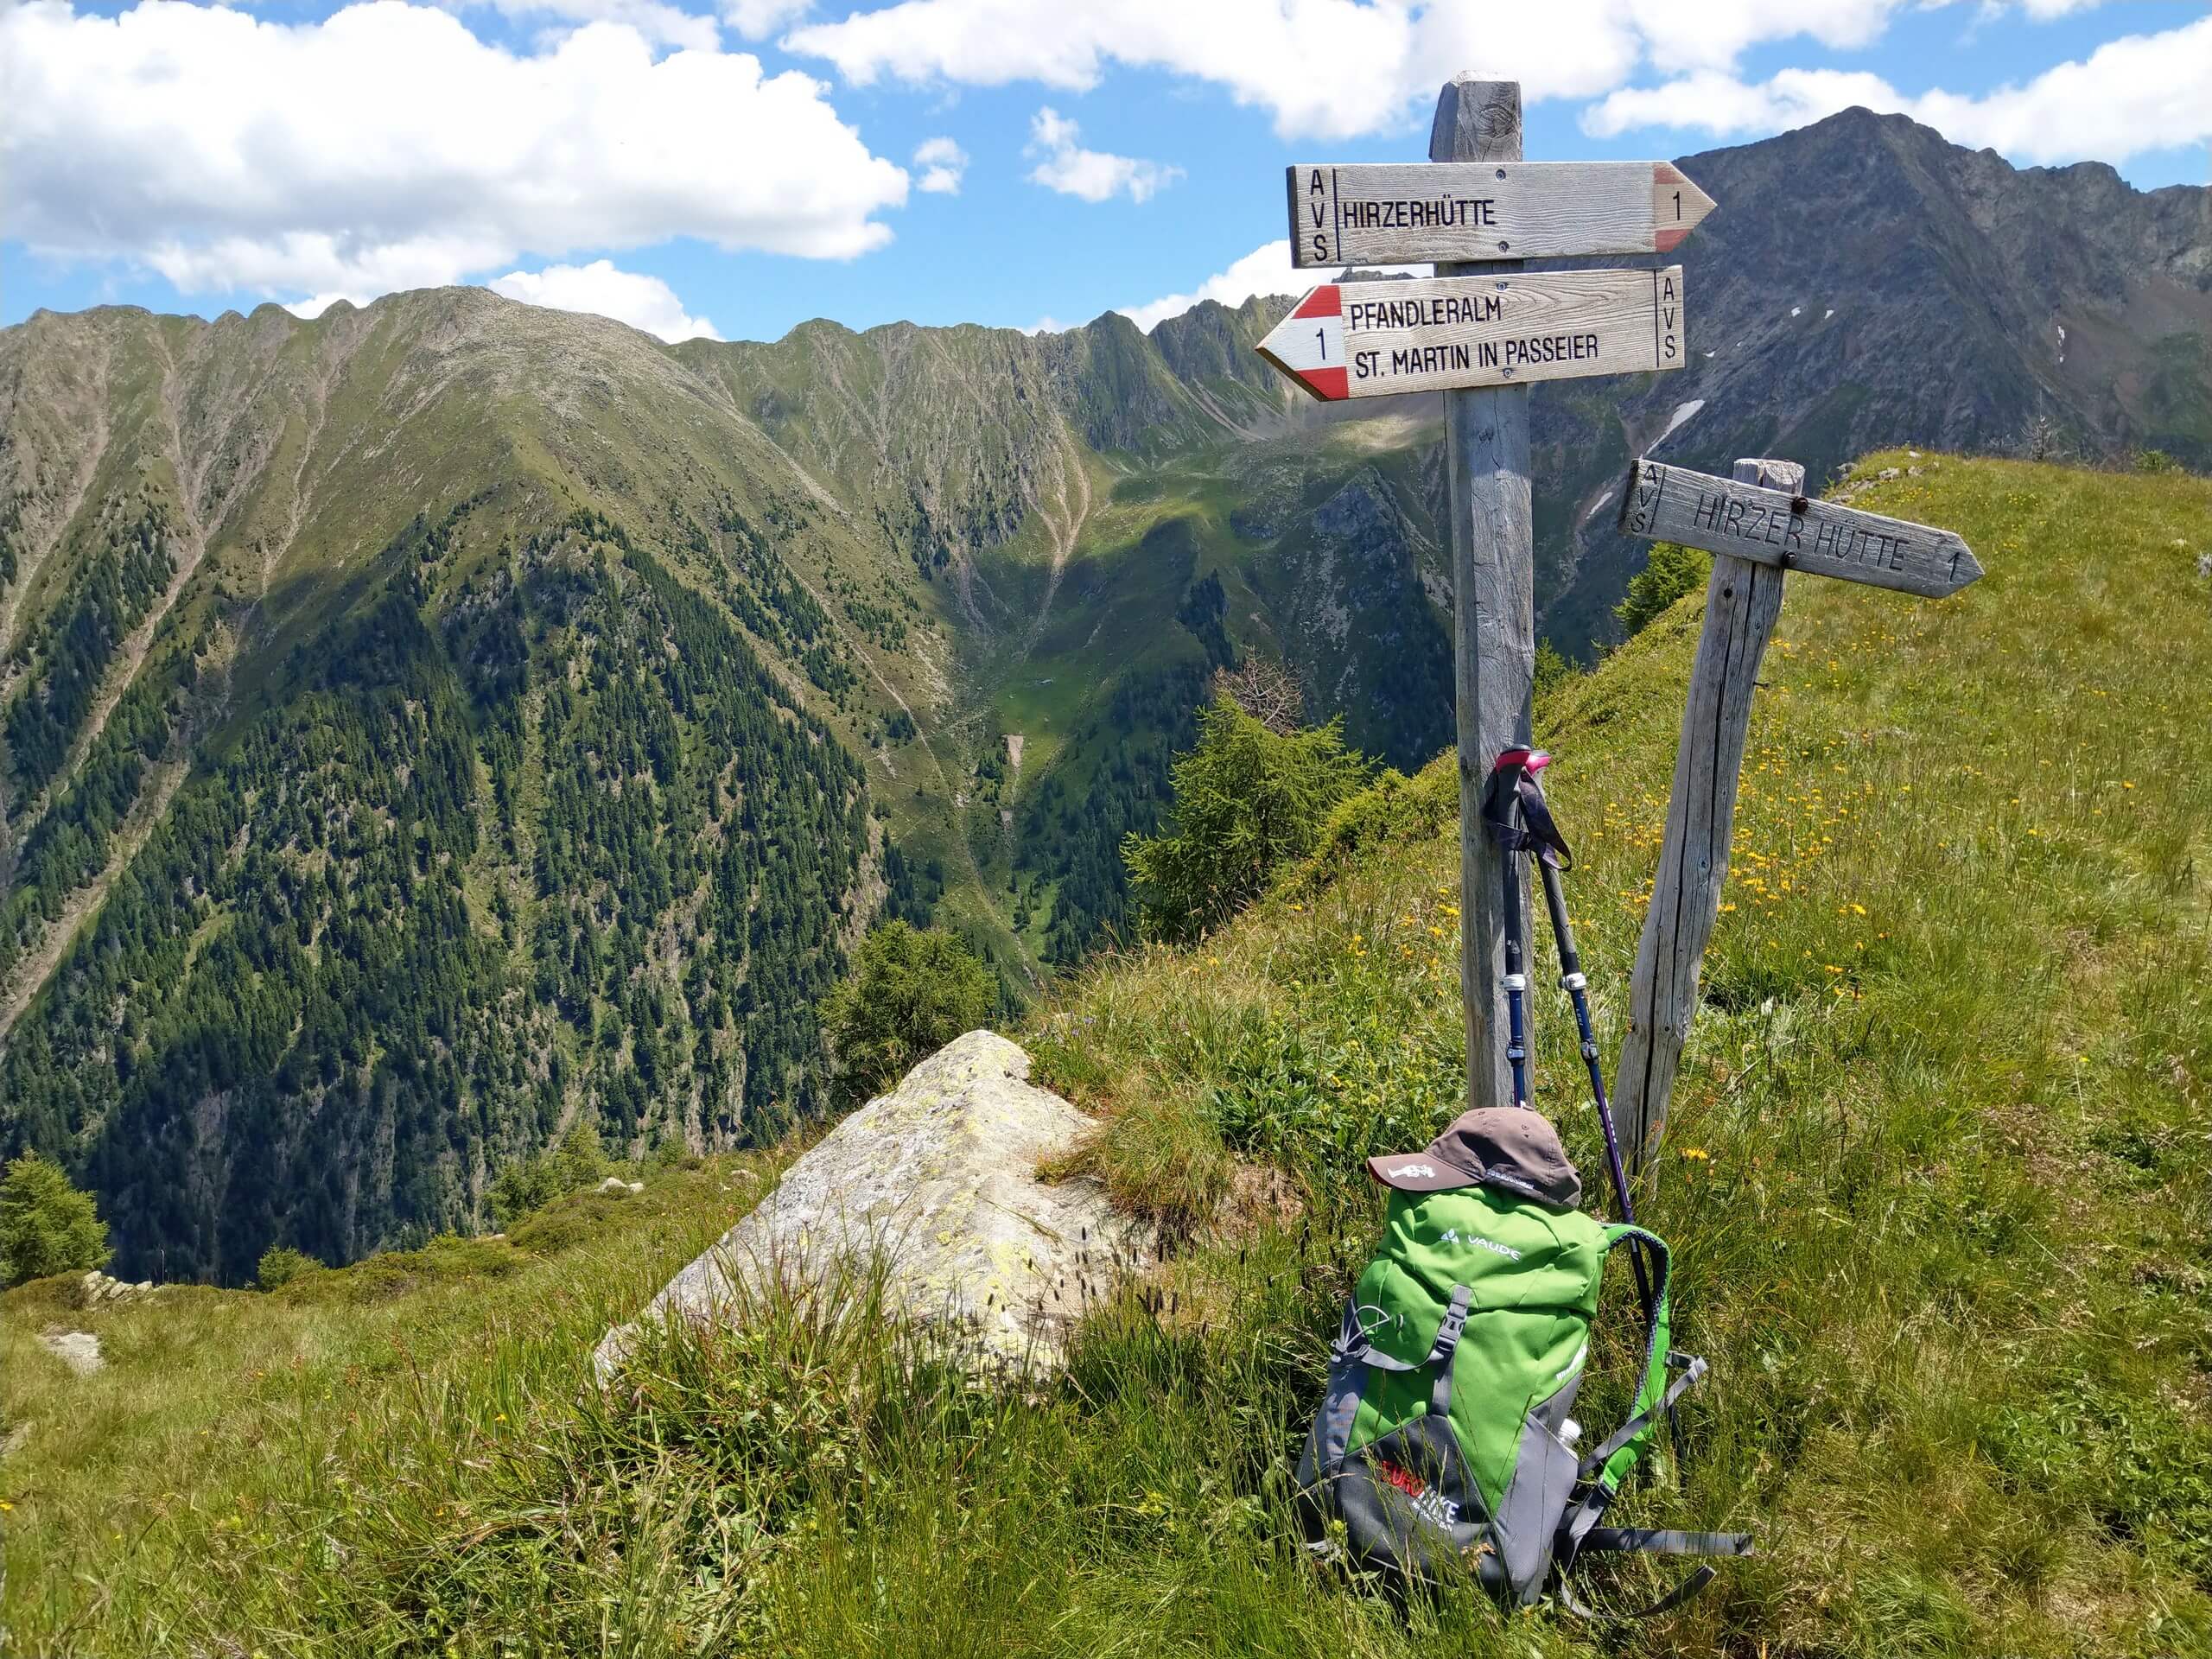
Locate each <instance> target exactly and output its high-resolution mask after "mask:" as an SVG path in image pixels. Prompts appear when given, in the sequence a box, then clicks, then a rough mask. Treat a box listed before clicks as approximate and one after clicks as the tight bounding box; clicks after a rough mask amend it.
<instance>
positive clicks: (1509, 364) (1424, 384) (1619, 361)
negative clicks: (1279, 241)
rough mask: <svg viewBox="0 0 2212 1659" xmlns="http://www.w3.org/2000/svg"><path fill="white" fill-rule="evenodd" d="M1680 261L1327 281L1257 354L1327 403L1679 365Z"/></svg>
mask: <svg viewBox="0 0 2212 1659" xmlns="http://www.w3.org/2000/svg"><path fill="white" fill-rule="evenodd" d="M1684 340H1685V335H1684V333H1683V308H1682V268H1681V266H1680V265H1669V266H1668V267H1667V268H1666V269H1665V270H1553V271H1543V272H1531V273H1527V274H1523V273H1521V272H1518V271H1516V272H1515V273H1513V274H1511V275H1510V276H1494V277H1493V276H1483V277H1421V278H1416V279H1414V280H1411V281H1402V282H1376V283H1323V284H1322V285H1321V286H1320V287H1319V288H1316V289H1310V290H1308V291H1307V293H1306V296H1305V298H1303V299H1301V300H1300V301H1299V302H1298V303H1297V305H1295V306H1294V307H1293V308H1292V309H1291V313H1290V315H1288V316H1287V317H1286V318H1284V319H1283V320H1282V321H1281V323H1279V324H1277V325H1276V326H1275V327H1274V329H1273V330H1271V331H1270V332H1269V333H1268V335H1267V336H1266V337H1265V338H1264V339H1262V340H1261V341H1260V345H1259V351H1260V355H1261V356H1262V357H1264V358H1266V359H1268V362H1270V363H1272V364H1273V365H1274V366H1275V367H1276V368H1278V369H1281V371H1282V372H1284V373H1285V374H1287V375H1288V376H1289V377H1290V378H1292V379H1294V380H1295V381H1297V382H1298V384H1299V385H1301V386H1303V387H1304V388H1305V389H1306V391H1309V392H1311V393H1312V394H1313V396H1314V397H1319V398H1321V399H1322V400H1324V401H1325V402H1333V401H1335V400H1336V399H1338V398H1340V397H1386V396H1388V395H1389V394H1390V393H1392V392H1402V391H1448V390H1451V389H1452V388H1454V387H1465V386H1512V385H1525V384H1527V383H1529V382H1531V381H1535V380H1569V379H1576V378H1580V377H1582V376H1585V375H1593V374H1632V373H1635V372H1638V371H1643V370H1652V369H1679V368H1681V366H1682V364H1683V361H1684V359H1685V358H1686V357H1687V355H1688V353H1686V352H1685V351H1684V349H1683V346H1684Z"/></svg>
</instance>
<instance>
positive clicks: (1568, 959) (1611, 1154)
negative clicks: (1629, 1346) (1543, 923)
mask: <svg viewBox="0 0 2212 1659" xmlns="http://www.w3.org/2000/svg"><path fill="white" fill-rule="evenodd" d="M1543 758H1544V760H1547V761H1548V760H1550V757H1549V756H1548V755H1547V756H1545V757H1543ZM1541 770H1542V768H1541V766H1532V767H1530V768H1529V769H1528V771H1527V772H1525V773H1524V774H1523V777H1522V782H1521V784H1520V785H1519V787H1518V789H1517V790H1516V794H1517V795H1518V796H1519V797H1520V805H1521V809H1522V811H1521V817H1522V822H1523V823H1526V824H1527V825H1528V829H1529V845H1530V846H1531V848H1532V849H1534V850H1533V852H1532V854H1531V856H1532V858H1533V859H1534V861H1535V866H1536V869H1537V872H1538V874H1540V875H1541V878H1542V880H1543V884H1544V909H1545V910H1546V912H1548V914H1549V915H1550V917H1551V924H1552V941H1553V943H1554V944H1556V945H1557V946H1558V947H1559V982H1560V988H1561V989H1562V990H1564V991H1565V992H1566V993H1567V1000H1568V1001H1571V1002H1572V1003H1573V1005H1574V1027H1575V1032H1576V1034H1577V1035H1578V1036H1580V1039H1581V1040H1582V1064H1583V1065H1585V1066H1586V1067H1588V1068H1589V1071H1590V1095H1591V1098H1592V1100H1593V1101H1595V1102H1596V1103H1597V1107H1598V1128H1599V1130H1600V1131H1601V1132H1602V1133H1603V1135H1604V1136H1605V1171H1606V1173H1607V1174H1609V1175H1610V1176H1611V1178H1612V1182H1613V1198H1614V1201H1615V1202H1616V1203H1618V1205H1620V1211H1621V1220H1622V1221H1623V1222H1624V1223H1625V1224H1627V1225H1629V1226H1630V1227H1633V1226H1635V1225H1636V1203H1635V1200H1634V1199H1632V1198H1630V1197H1629V1189H1628V1173H1627V1171H1626V1170H1625V1169H1624V1166H1622V1163H1621V1142H1620V1135H1619V1134H1618V1131H1617V1130H1616V1129H1615V1128H1614V1127H1613V1109H1612V1103H1611V1101H1610V1100H1608V1099H1607V1097H1606V1095H1605V1067H1604V1065H1602V1064H1600V1062H1599V1058H1598V1033H1597V1029H1596V1027H1595V1026H1594V1025H1593V1023H1592V1020H1591V1018H1590V995H1589V989H1590V982H1589V980H1588V979H1587V978H1586V977H1585V976H1584V975H1583V972H1582V956H1581V953H1580V951H1579V950H1576V949H1575V948H1574V927H1573V924H1572V923H1571V922H1569V921H1568V920H1567V890H1566V887H1565V886H1564V884H1563V883H1562V882H1561V881H1560V870H1561V869H1562V868H1565V867H1566V866H1567V865H1568V864H1571V863H1573V854H1572V853H1570V852H1569V851H1568V850H1567V838H1566V837H1565V836H1562V835H1561V834H1560V830H1559V826H1558V825H1557V824H1556V823H1554V822H1553V819H1552V815H1551V806H1550V804H1549V803H1548V802H1547V801H1546V800H1545V799H1544V786H1543V785H1542V783H1541V781H1539V779H1537V777H1536V773H1537V772H1540V771H1541ZM1532 808H1533V809H1534V810H1531V809H1532ZM1628 1264H1629V1268H1630V1271H1632V1272H1633V1273H1634V1274H1635V1275H1636V1296H1637V1302H1638V1303H1639V1304H1640V1305H1641V1306H1642V1307H1643V1328H1644V1329H1645V1330H1646V1331H1647V1332H1649V1331H1650V1330H1651V1329H1652V1328H1653V1326H1654V1325H1656V1322H1657V1319H1658V1307H1657V1304H1656V1300H1655V1299H1654V1297H1653V1296H1652V1294H1651V1277H1650V1273H1649V1269H1648V1268H1646V1267H1645V1265H1644V1260H1643V1241H1642V1240H1641V1239H1634V1238H1632V1239H1630V1241H1629V1250H1628ZM1667 1427H1668V1430H1669V1433H1670V1435H1671V1436H1672V1438H1673V1440H1674V1442H1675V1455H1677V1456H1680V1455H1681V1451H1682V1425H1681V1419H1680V1418H1679V1417H1677V1416H1676V1415H1675V1408H1673V1407H1672V1406H1669V1407H1668V1408H1667Z"/></svg>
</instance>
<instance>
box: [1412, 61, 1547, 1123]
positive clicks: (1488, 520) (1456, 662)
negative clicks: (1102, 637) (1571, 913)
mask: <svg viewBox="0 0 2212 1659" xmlns="http://www.w3.org/2000/svg"><path fill="white" fill-rule="evenodd" d="M1428 158H1429V160H1431V161H1432V162H1517V161H1519V160H1520V159H1521V85H1520V83H1519V82H1518V81H1512V80H1478V79H1476V78H1474V77H1473V76H1471V75H1460V76H1458V77H1455V78H1454V79H1452V82H1451V83H1450V84H1449V85H1448V86H1446V87H1445V88H1444V91H1443V93H1442V95H1441V96H1440V98H1439V99H1437V104H1436V124H1435V126H1434V128H1433V130H1431V132H1430V135H1429V141H1428ZM1518 269H1520V264H1519V262H1518V261H1497V260H1493V261H1490V262H1488V263H1486V264H1479V265H1473V264H1440V265H1438V266H1437V268H1436V272H1437V275H1438V276H1440V277H1452V276H1459V275H1463V274H1464V275H1485V276H1486V275H1489V274H1491V273H1492V272H1497V273H1503V272H1506V271H1511V270H1518ZM1444 453H1445V462H1446V469H1447V479H1448V484H1449V491H1450V493H1449V498H1448V512H1449V515H1450V518H1451V526H1452V645H1453V693H1454V697H1453V701H1454V703H1455V705H1456V709H1457V713H1458V715H1459V908H1460V918H1459V929H1460V958H1459V990H1460V996H1461V1000H1462V1001H1463V1002H1464V1004H1465V1009H1466V1023H1467V1104H1468V1105H1469V1106H1471V1107H1473V1106H1510V1105H1511V1104H1512V1103H1513V1090H1512V1082H1511V1077H1510V1073H1509V1072H1508V1070H1507V1066H1506V1058H1505V1032H1504V1020H1503V1007H1504V1002H1503V980H1504V976H1505V916H1504V896H1503V869H1502V868H1501V865H1500V860H1499V855H1498V851H1497V848H1496V847H1495V846H1494V845H1492V844H1491V841H1490V838H1489V837H1488V836H1485V835H1484V833H1483V817H1482V793H1483V786H1484V784H1485V783H1486V782H1487V781H1488V779H1489V776H1490V766H1491V761H1492V760H1495V759H1496V758H1497V753H1498V751H1499V750H1501V749H1503V748H1505V747H1508V746H1509V745H1510V744H1514V743H1525V742H1527V741H1529V696H1530V692H1531V690H1532V688H1533V686H1534V683H1535V659H1536V639H1535V632H1536V621H1535V575H1534V569H1535V548H1534V540H1533V531H1532V528H1531V524H1530V518H1529V388H1528V387H1527V386H1525V385H1520V386H1497V387H1491V388H1485V389H1482V390H1478V391H1447V392H1446V393H1445V394H1444Z"/></svg>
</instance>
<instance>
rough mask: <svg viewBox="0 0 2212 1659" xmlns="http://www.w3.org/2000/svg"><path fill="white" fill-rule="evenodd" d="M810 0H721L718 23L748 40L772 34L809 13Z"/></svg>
mask: <svg viewBox="0 0 2212 1659" xmlns="http://www.w3.org/2000/svg"><path fill="white" fill-rule="evenodd" d="M812 4H813V0H722V21H723V22H726V23H728V25H729V26H730V27H731V28H732V29H735V30H736V31H737V32H738V33H739V34H741V35H744V36H745V38H746V39H747V40H748V41H757V40H760V39H761V38H762V37H763V36H765V35H772V34H774V33H775V32H776V30H778V29H781V28H782V27H783V26H784V25H785V23H789V22H797V21H798V19H799V18H801V17H803V16H805V15H806V14H807V12H808V11H810V10H812Z"/></svg>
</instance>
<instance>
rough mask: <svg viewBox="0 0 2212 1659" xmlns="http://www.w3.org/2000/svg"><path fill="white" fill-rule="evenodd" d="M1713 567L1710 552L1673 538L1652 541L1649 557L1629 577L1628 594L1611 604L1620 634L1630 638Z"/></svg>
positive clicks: (1698, 581) (1691, 589) (1701, 579)
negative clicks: (1681, 545)
mask: <svg viewBox="0 0 2212 1659" xmlns="http://www.w3.org/2000/svg"><path fill="white" fill-rule="evenodd" d="M1712 569H1713V556H1712V555H1711V554H1709V553H1700V552H1699V551H1698V550H1696V549H1695V548H1694V547H1679V546H1677V545H1676V544H1675V543H1673V542H1654V543H1652V544H1651V557H1650V558H1649V561H1648V562H1646V563H1645V564H1644V567H1643V569H1641V570H1639V571H1637V573H1636V574H1635V575H1633V576H1630V578H1629V583H1628V597H1627V598H1625V599H1624V600H1622V601H1621V602H1620V603H1619V604H1618V605H1616V606H1614V607H1613V620H1615V621H1616V622H1618V623H1619V624H1620V625H1621V638H1622V639H1635V638H1636V636H1637V634H1639V633H1641V632H1643V630H1644V629H1645V628H1647V627H1649V626H1650V625H1651V623H1652V622H1653V621H1654V620H1656V618H1657V617H1658V616H1659V615H1660V613H1662V612H1663V611H1665V610H1666V609H1667V607H1669V606H1670V605H1672V604H1673V603H1674V602H1675V601H1676V600H1678V599H1680V598H1681V596H1682V595H1683V594H1687V593H1689V592H1691V591H1693V590H1694V589H1695V588H1698V587H1699V586H1700V585H1701V584H1702V583H1703V582H1704V581H1705V579H1706V577H1707V575H1709V574H1711V572H1712Z"/></svg>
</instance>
